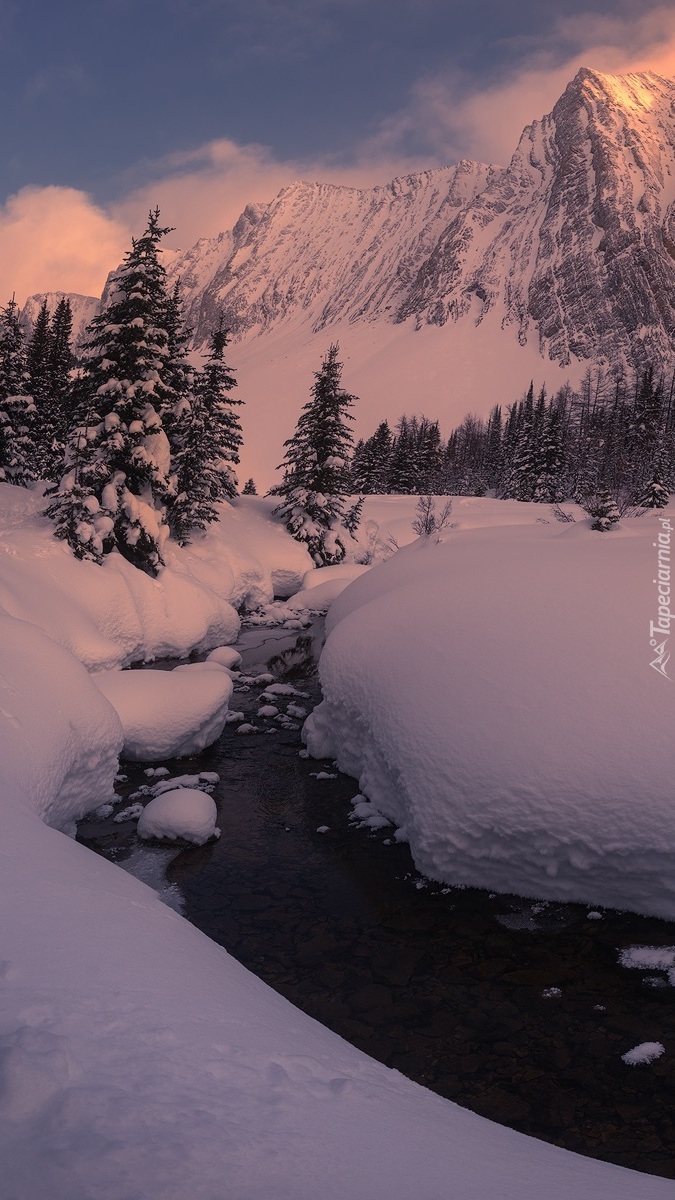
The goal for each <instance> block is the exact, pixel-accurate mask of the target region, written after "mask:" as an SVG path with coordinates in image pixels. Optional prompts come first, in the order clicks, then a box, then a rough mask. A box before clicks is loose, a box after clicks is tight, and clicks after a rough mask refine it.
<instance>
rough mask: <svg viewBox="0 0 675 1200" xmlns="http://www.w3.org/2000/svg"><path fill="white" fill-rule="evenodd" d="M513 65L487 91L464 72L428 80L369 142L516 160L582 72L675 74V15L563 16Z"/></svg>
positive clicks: (516, 53) (515, 47)
mask: <svg viewBox="0 0 675 1200" xmlns="http://www.w3.org/2000/svg"><path fill="white" fill-rule="evenodd" d="M512 51H513V53H512V56H511V58H512V62H513V65H512V66H511V67H508V66H507V67H503V68H502V69H501V70H500V71H499V72H498V74H497V77H496V78H495V79H494V80H492V81H491V82H489V83H488V84H487V85H485V84H483V85H482V86H481V87H479V88H476V86H475V83H474V81H473V80H472V79H471V77H469V76H468V75H466V74H465V73H462V72H460V71H458V70H456V69H450V70H449V71H446V72H444V73H440V74H436V75H433V76H429V77H427V78H424V79H420V80H419V81H418V82H417V83H416V84H415V86H414V87H413V88H412V90H411V92H410V95H409V98H408V102H407V103H406V105H405V106H404V107H403V108H401V110H400V111H399V112H397V113H394V114H392V115H391V116H389V117H388V118H387V119H386V120H385V121H383V122H382V124H381V126H380V128H379V130H377V131H376V133H375V134H374V135H373V136H372V137H371V138H370V139H369V142H368V149H369V150H370V151H371V152H372V153H373V154H374V155H375V156H377V155H381V154H387V155H388V156H395V154H396V152H397V149H398V150H400V149H402V148H405V149H408V150H409V148H410V147H411V146H412V145H414V146H416V147H417V152H418V153H419V152H420V151H421V150H422V149H423V148H424V147H427V149H428V153H429V155H430V157H432V158H433V159H434V160H435V161H436V162H446V163H447V162H454V161H456V160H457V159H459V158H475V159H479V160H481V161H484V162H497V163H505V162H508V161H509V159H510V157H511V154H512V153H513V151H514V149H515V147H516V144H517V141H518V138H519V136H520V134H521V132H522V130H523V129H524V128H525V126H526V125H528V124H530V122H531V121H533V120H534V119H535V118H537V117H541V116H543V115H544V114H545V113H547V112H550V110H551V109H552V107H553V105H554V104H555V102H556V100H557V99H558V98H559V96H560V95H561V94H562V92H563V91H564V89H565V86H566V85H567V83H569V81H570V79H572V78H573V77H574V75H575V74H576V73H577V71H578V70H579V68H580V67H591V68H593V69H595V70H598V71H604V72H607V73H609V74H627V73H629V72H631V71H648V70H651V71H656V72H657V73H659V74H663V75H673V74H675V12H674V11H673V9H672V8H670V7H668V8H666V7H659V8H655V9H653V10H652V11H651V12H647V13H641V14H635V15H632V16H626V17H616V16H614V17H606V16H601V15H599V14H597V13H586V14H584V13H580V14H576V15H575V16H574V17H561V18H559V19H558V20H556V22H555V23H554V25H553V26H552V27H551V29H550V31H549V32H548V34H547V35H546V36H545V37H540V38H538V39H537V40H536V41H535V40H534V39H528V38H524V37H519V38H518V39H513V44H512Z"/></svg>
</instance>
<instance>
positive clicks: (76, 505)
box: [47, 210, 174, 575]
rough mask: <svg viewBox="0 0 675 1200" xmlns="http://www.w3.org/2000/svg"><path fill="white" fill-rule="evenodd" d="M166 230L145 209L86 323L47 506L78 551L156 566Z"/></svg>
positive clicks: (162, 475)
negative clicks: (75, 393) (58, 473)
mask: <svg viewBox="0 0 675 1200" xmlns="http://www.w3.org/2000/svg"><path fill="white" fill-rule="evenodd" d="M168 232H169V231H168V230H167V229H163V228H162V227H161V226H160V223H159V210H155V211H154V212H151V213H150V215H149V219H148V225H147V228H146V230H145V232H144V233H143V235H142V237H140V238H139V239H138V240H134V241H133V243H132V248H131V250H130V251H129V252H128V253H127V255H126V257H125V260H124V263H123V265H122V267H121V268H120V270H119V271H118V272H117V274H116V277H115V280H114V286H113V288H112V291H111V295H110V301H109V304H108V307H107V309H106V311H105V312H104V313H102V314H101V315H100V316H98V317H95V318H94V320H93V321H92V323H91V325H90V326H89V336H88V340H87V343H86V346H85V350H86V353H87V359H86V363H85V370H84V373H83V377H82V380H81V381H80V385H79V389H78V390H79V412H78V418H79V424H78V426H77V427H76V428H75V429H74V430H72V431H71V432H70V435H69V439H68V446H67V459H66V465H67V468H68V469H67V472H66V475H65V476H64V478H63V479H62V481H61V484H60V486H59V489H58V492H57V494H56V495H55V496H54V498H53V500H52V502H51V504H50V506H49V508H48V510H47V512H48V515H49V516H50V517H51V518H52V519H53V520H54V522H55V523H56V535H57V537H61V538H64V539H65V540H67V541H68V543H69V545H70V546H71V548H72V550H73V552H74V553H75V554H76V555H77V556H78V557H79V558H88V559H92V560H93V561H95V562H100V561H101V560H102V558H103V556H104V555H105V554H107V553H109V552H110V551H111V550H112V549H114V548H117V549H118V550H119V552H120V553H121V554H122V555H123V556H124V557H125V558H128V559H129V561H130V562H132V563H134V565H136V566H138V567H140V568H142V569H143V570H145V571H147V572H148V573H149V574H153V575H154V574H156V573H157V572H158V571H159V570H160V569H161V567H162V565H163V559H162V545H163V542H164V540H165V538H166V536H167V533H168V527H167V524H166V507H167V504H168V503H169V501H170V500H171V499H172V497H173V494H174V489H173V484H172V481H171V479H170V454H169V445H168V440H167V437H166V434H165V432H164V430H163V428H162V422H161V418H160V415H159V414H160V412H161V411H162V409H163V408H164V407H165V406H166V402H167V398H168V396H169V394H170V389H169V387H168V385H167V383H166V382H165V380H164V374H163V372H164V365H165V362H166V358H167V353H168V336H167V332H166V329H165V328H164V327H163V326H162V324H161V321H162V318H163V316H164V314H165V307H166V285H165V272H164V268H163V266H162V264H161V262H160V259H159V243H160V242H161V239H162V238H163V237H164V235H165V234H166V233H168Z"/></svg>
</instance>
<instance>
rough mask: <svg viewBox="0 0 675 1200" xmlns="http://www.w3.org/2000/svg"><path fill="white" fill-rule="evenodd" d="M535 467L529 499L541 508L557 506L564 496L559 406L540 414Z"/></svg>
mask: <svg viewBox="0 0 675 1200" xmlns="http://www.w3.org/2000/svg"><path fill="white" fill-rule="evenodd" d="M537 466H538V472H537V478H536V480H535V484H534V494H533V496H532V499H533V500H538V501H539V502H540V503H543V504H559V503H560V501H561V500H564V499H565V496H566V495H567V494H568V492H567V487H566V482H567V481H566V477H565V476H566V471H565V449H564V409H563V407H562V405H561V403H560V402H559V403H557V404H552V405H551V406H550V408H549V409H548V411H547V412H546V413H545V414H543V417H542V423H541V427H540V433H539V445H538V453H537Z"/></svg>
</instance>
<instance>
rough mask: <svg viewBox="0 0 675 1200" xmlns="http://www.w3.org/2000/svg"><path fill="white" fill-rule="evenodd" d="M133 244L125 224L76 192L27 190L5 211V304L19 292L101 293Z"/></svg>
mask: <svg viewBox="0 0 675 1200" xmlns="http://www.w3.org/2000/svg"><path fill="white" fill-rule="evenodd" d="M128 243H129V233H128V230H127V229H126V228H125V227H124V225H123V224H122V223H121V222H120V221H119V220H117V219H116V218H114V217H111V216H109V215H108V214H107V213H105V212H104V211H103V210H102V209H100V208H98V207H97V206H96V205H95V204H94V203H93V201H92V200H91V199H90V198H89V197H88V196H87V195H86V194H85V193H84V192H80V191H77V190H76V189H75V188H65V187H25V188H22V189H21V191H20V192H17V193H16V195H14V196H10V197H9V199H8V200H7V201H6V203H5V204H4V205H3V206H2V208H0V303H2V304H4V303H6V301H7V300H8V299H9V298H10V297H11V296H12V294H13V293H16V299H17V302H18V303H19V304H23V303H24V301H25V299H26V297H27V296H30V295H32V294H33V293H34V292H46V291H71V292H80V293H82V294H83V295H94V296H95V295H100V293H101V290H102V288H103V284H104V283H105V278H106V275H107V273H108V271H109V270H110V267H111V265H115V264H116V263H118V262H119V261H120V259H121V258H122V256H123V254H124V251H125V250H126V248H127V246H128Z"/></svg>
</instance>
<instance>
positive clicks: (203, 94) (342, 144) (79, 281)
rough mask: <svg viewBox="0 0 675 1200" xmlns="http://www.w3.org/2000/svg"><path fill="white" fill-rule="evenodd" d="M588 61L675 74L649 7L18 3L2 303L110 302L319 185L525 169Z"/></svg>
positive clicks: (315, 0)
mask: <svg viewBox="0 0 675 1200" xmlns="http://www.w3.org/2000/svg"><path fill="white" fill-rule="evenodd" d="M580 66H589V67H593V68H595V69H598V70H604V71H609V72H613V73H623V72H626V71H630V70H646V69H651V70H657V71H659V72H661V73H662V74H667V75H675V9H674V8H673V6H672V5H671V4H668V5H664V4H662V3H651V2H650V0H640V2H639V3H637V2H635V0H611V3H610V2H605V0H566V2H565V3H564V4H562V5H561V3H560V0H518V3H517V4H515V3H514V4H509V3H505V0H473V2H472V3H471V4H470V5H467V4H466V0H59V2H58V3H55V2H54V0H0V122H1V124H2V141H3V149H4V153H3V156H2V160H1V161H0V303H1V302H3V295H4V296H7V298H8V297H9V296H10V295H11V294H12V293H13V292H15V293H16V296H17V299H18V300H19V302H20V303H22V302H23V300H24V298H25V296H26V295H28V294H31V293H33V292H38V291H45V290H55V289H62V290H65V291H75V292H82V293H84V294H99V293H100V291H101V288H102V286H103V283H104V281H105V276H106V274H107V272H108V270H109V269H111V268H112V267H114V266H115V265H116V264H117V263H118V262H119V261H120V259H121V257H122V255H123V254H124V251H125V250H126V248H127V247H128V245H129V240H130V237H131V235H132V234H137V233H139V232H141V230H142V228H143V226H144V224H145V217H146V216H147V211H148V209H149V208H150V207H151V206H152V207H154V206H155V205H157V204H158V205H159V206H160V208H161V210H162V219H163V220H164V221H166V223H167V224H170V225H172V226H175V232H174V233H173V234H172V235H171V237H170V239H169V244H171V245H173V246H189V245H192V244H193V243H194V242H195V241H196V240H197V239H198V238H199V237H201V236H210V235H212V234H215V233H218V232H220V231H221V230H223V229H227V228H231V226H232V225H233V223H234V221H235V220H236V218H237V216H238V215H239V213H240V212H241V211H242V209H243V207H244V205H245V204H246V203H248V202H249V201H255V202H265V201H268V200H271V199H272V198H273V197H274V196H275V195H276V193H277V192H278V191H279V189H280V188H281V187H283V186H284V185H285V184H287V183H290V182H292V181H293V180H295V179H299V178H305V179H307V178H309V179H320V180H324V181H329V182H333V183H342V184H345V185H348V186H372V185H373V184H376V183H386V182H387V181H388V180H389V179H392V178H394V177H395V176H396V175H401V174H407V173H409V172H411V171H414V170H420V169H424V168H426V167H434V166H442V165H446V164H448V163H452V162H456V161H457V160H458V159H460V158H474V159H480V160H482V161H489V162H499V163H502V164H503V163H505V162H508V159H509V158H510V156H511V153H512V152H513V150H514V148H515V145H516V143H517V140H518V136H519V134H520V132H521V131H522V129H523V128H524V126H525V125H526V124H528V123H529V122H530V121H531V120H533V119H535V118H537V117H540V116H542V115H543V114H544V113H545V112H548V111H550V109H551V108H552V106H553V105H554V103H555V101H556V99H557V98H558V96H559V95H560V94H561V92H562V91H563V90H564V88H565V85H566V83H567V82H569V80H570V79H571V78H572V77H573V76H574V74H575V73H576V71H577V70H578V69H579V67H580Z"/></svg>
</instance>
